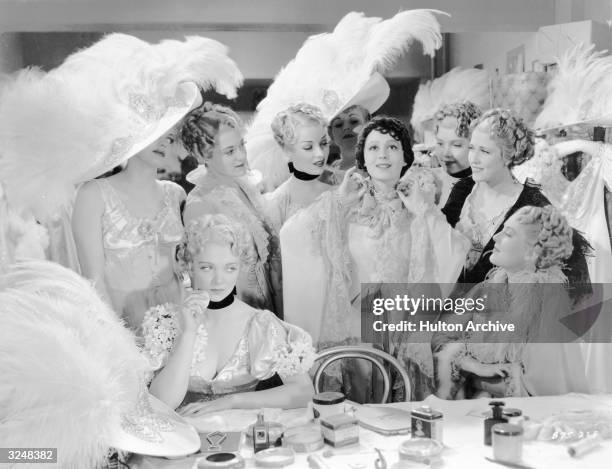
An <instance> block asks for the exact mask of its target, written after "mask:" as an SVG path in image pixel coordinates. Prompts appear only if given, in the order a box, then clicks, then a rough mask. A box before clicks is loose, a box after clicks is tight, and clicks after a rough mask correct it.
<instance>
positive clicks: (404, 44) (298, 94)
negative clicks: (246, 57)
mask: <svg viewBox="0 0 612 469" xmlns="http://www.w3.org/2000/svg"><path fill="white" fill-rule="evenodd" d="M436 14H445V13H442V12H439V11H437V10H410V11H404V12H401V13H398V14H397V15H395V16H394V17H393V18H390V19H388V20H382V19H381V18H376V17H367V16H365V15H364V14H363V13H356V12H351V13H348V14H347V15H346V16H344V17H343V18H342V19H341V20H340V22H339V23H338V24H337V25H336V27H335V28H334V31H333V32H331V33H323V34H317V35H314V36H311V37H309V38H308V39H307V40H306V41H305V42H304V44H303V45H302V47H301V48H300V50H299V51H298V52H297V54H296V56H295V58H294V59H293V60H291V61H290V62H289V63H288V64H287V65H286V66H285V67H284V68H283V69H282V70H281V71H280V72H279V73H278V75H277V76H276V78H275V79H274V82H273V83H272V85H270V87H269V88H268V92H267V96H266V98H265V99H263V100H262V101H261V103H259V105H258V106H257V113H256V115H255V117H254V119H253V122H252V123H251V125H250V126H249V129H248V131H247V135H246V146H247V155H248V159H249V163H250V166H251V168H253V169H257V170H259V171H261V173H262V175H263V178H264V186H265V187H266V188H267V189H268V190H270V189H271V188H272V189H273V188H275V187H277V186H278V185H280V184H281V183H282V182H283V181H284V180H285V179H286V178H287V176H288V175H289V172H288V170H287V169H286V164H287V162H286V159H285V158H284V157H283V152H282V151H281V150H280V148H277V143H276V142H275V141H274V138H273V136H272V131H271V129H270V123H271V122H272V120H273V119H274V116H276V114H278V113H279V112H280V111H282V110H284V109H287V108H288V107H289V106H291V105H294V104H298V103H300V102H306V103H309V104H312V105H315V106H318V107H319V108H321V110H322V111H323V113H324V114H325V115H326V116H327V117H328V118H332V117H333V116H334V115H335V114H336V113H337V112H338V111H340V110H341V109H339V107H340V106H341V105H342V104H343V103H345V102H347V100H348V99H349V98H351V97H352V96H353V95H355V93H357V92H358V91H359V90H360V89H361V88H362V87H363V85H364V84H365V83H366V82H367V80H368V79H369V78H370V77H371V76H372V74H373V73H374V72H379V73H381V74H384V73H386V72H389V71H390V70H391V69H392V68H393V67H394V66H395V65H396V63H397V61H398V60H399V59H400V58H401V56H402V55H403V54H404V53H405V52H406V51H407V50H408V49H409V47H410V46H411V45H412V44H414V42H420V43H421V44H422V45H423V50H424V52H425V53H427V54H433V52H434V50H435V49H436V48H438V47H440V45H441V44H442V36H441V33H440V25H439V23H438V21H437V20H436V17H435V15H436Z"/></svg>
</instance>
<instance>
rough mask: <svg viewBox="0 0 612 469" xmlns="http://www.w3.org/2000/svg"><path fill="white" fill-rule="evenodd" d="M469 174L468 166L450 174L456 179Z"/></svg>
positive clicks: (470, 170)
mask: <svg viewBox="0 0 612 469" xmlns="http://www.w3.org/2000/svg"><path fill="white" fill-rule="evenodd" d="M471 175H472V168H470V167H469V166H468V167H467V168H465V169H462V170H461V171H458V172H456V173H454V174H450V176H452V177H454V178H457V179H463V178H466V177H468V176H471Z"/></svg>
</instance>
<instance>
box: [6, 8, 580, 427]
mask: <svg viewBox="0 0 612 469" xmlns="http://www.w3.org/2000/svg"><path fill="white" fill-rule="evenodd" d="M428 14H429V15H431V14H430V13H428ZM436 24H437V23H436ZM438 34H439V33H438ZM120 36H121V35H120ZM213 42H214V41H211V42H210V43H207V42H201V43H199V44H198V47H199V48H200V50H201V49H202V48H204V49H206V48H207V47H208V48H209V50H210V52H211V54H210V56H208V57H206V59H207V60H209V62H206V60H204V59H201V60H202V63H200V64H195V65H194V70H196V71H200V70H201V69H200V68H198V67H201V66H203V63H204V64H206V65H209V66H210V65H211V63H210V60H211V57H214V60H217V61H218V62H219V63H218V64H217V65H216V68H215V67H213V70H214V72H215V73H216V75H215V74H214V73H213V72H212V71H211V72H209V75H208V76H207V77H205V78H204V79H201V80H199V79H197V73H192V72H190V73H186V74H185V75H184V76H182V77H181V78H180V80H177V81H176V82H168V81H166V82H164V79H165V77H167V75H165V74H164V73H165V72H167V73H168V74H169V73H170V70H169V69H170V68H171V67H170V66H169V67H167V68H165V69H164V70H163V71H164V73H161V72H160V70H159V69H155V67H148V66H147V67H143V68H142V69H141V70H140V72H141V73H140V76H145V80H144V82H143V83H142V84H141V85H142V86H141V88H138V89H136V88H134V87H133V86H132V88H129V89H128V91H126V92H125V96H124V98H125V99H124V100H123V101H122V102H121V103H117V104H116V106H118V107H121V106H123V107H122V109H123V110H126V111H128V110H129V112H131V113H133V114H135V115H137V116H138V118H139V119H141V120H142V121H143V122H144V126H143V127H142V128H141V129H140V130H139V131H133V132H132V133H131V134H130V135H129V136H128V137H129V138H126V137H125V135H124V134H117V135H114V136H113V137H116V138H113V139H112V140H111V143H112V145H111V146H112V150H111V152H110V159H109V157H108V155H107V156H105V157H104V158H102V160H103V162H104V165H100V164H99V163H98V160H96V161H95V163H96V164H98V166H97V170H98V171H97V172H96V169H93V170H92V169H91V168H89V169H88V171H87V172H81V173H80V174H79V175H78V177H75V178H73V180H71V181H69V182H70V183H75V182H84V179H85V178H84V174H88V175H93V176H98V175H99V174H101V171H100V169H101V168H102V167H104V168H105V169H107V167H108V163H109V161H111V162H112V163H115V164H122V166H123V167H122V169H121V171H119V172H117V173H116V174H114V175H110V176H101V177H97V178H95V179H91V180H89V181H86V182H84V184H82V185H81V186H80V188H79V190H78V193H77V195H76V199H75V202H74V210H73V213H72V222H71V223H72V233H73V236H74V241H75V242H76V248H77V252H78V259H79V268H80V272H81V273H82V275H83V276H84V277H86V278H89V279H91V280H92V281H93V282H94V284H95V286H96V289H97V291H98V293H99V294H100V295H101V297H102V298H103V299H104V300H106V301H107V302H108V303H109V304H110V305H112V307H113V309H114V310H115V312H116V313H117V314H118V315H120V316H121V317H122V318H123V319H124V320H125V323H126V326H127V327H129V328H130V329H131V330H133V331H134V334H135V338H136V340H137V341H138V343H139V345H140V346H141V347H142V350H143V353H144V354H145V356H146V357H147V358H148V359H149V360H150V363H151V366H152V367H153V368H154V373H153V374H152V375H151V376H149V381H148V384H149V386H150V388H149V389H150V392H151V393H152V394H153V395H155V396H157V397H158V398H159V399H161V400H162V401H164V402H166V403H167V404H169V405H170V406H172V407H173V408H177V407H181V408H182V409H183V410H182V411H183V412H184V413H185V414H190V415H197V414H200V413H204V412H211V411H215V410H223V409H228V408H255V407H276V406H280V407H298V406H304V405H306V403H307V402H308V401H309V400H310V398H311V395H312V392H313V390H312V385H311V381H310V377H309V375H308V372H309V370H310V368H311V366H312V364H313V360H314V357H315V351H316V350H317V349H318V350H320V349H323V348H325V347H329V346H333V345H338V344H357V343H362V342H363V339H362V332H363V331H362V330H361V322H362V315H361V301H362V285H364V284H375V285H383V286H384V285H385V284H392V283H404V284H408V285H409V288H410V291H411V292H412V293H416V294H421V293H426V292H427V291H428V290H427V289H426V288H427V287H425V286H423V287H421V286H419V285H432V284H433V285H438V286H439V291H440V292H441V293H440V294H442V295H444V296H447V295H451V296H453V295H454V296H455V297H457V296H461V295H465V296H472V297H475V296H478V295H484V294H486V293H487V292H490V293H491V295H490V296H491V297H492V298H493V299H492V300H491V302H490V303H489V304H487V310H485V311H482V312H478V313H474V314H473V315H469V319H470V320H472V321H474V322H479V321H481V322H484V321H488V320H489V319H491V318H496V319H501V320H508V321H509V320H512V321H513V322H515V323H516V324H517V325H518V326H517V332H516V333H515V337H514V338H513V340H512V341H508V340H504V337H503V335H497V336H496V335H495V334H493V335H488V336H485V337H483V336H480V337H477V336H476V335H473V334H455V335H452V334H435V335H432V334H429V335H425V336H423V335H422V334H409V333H405V334H398V335H394V336H392V337H391V338H390V339H391V340H390V342H389V346H388V347H389V349H388V351H389V352H390V353H393V354H394V355H396V356H397V357H398V358H400V360H401V361H402V362H403V363H404V365H405V367H406V369H407V370H408V372H409V375H410V377H411V384H410V386H411V389H409V390H404V392H406V393H409V394H410V396H411V398H412V399H415V400H419V399H423V398H425V397H426V396H427V395H429V394H431V393H437V394H438V395H440V396H443V397H446V398H457V397H472V396H480V395H492V396H510V395H537V394H555V393H564V392H569V391H585V390H587V386H586V380H585V376H584V367H583V364H582V361H581V358H580V354H579V351H578V355H576V353H575V352H576V350H575V349H573V348H572V346H573V345H575V344H574V343H573V341H574V340H575V339H577V336H576V334H573V333H572V331H571V330H570V329H569V328H567V327H565V326H564V325H563V324H564V323H563V320H564V319H565V318H567V317H568V316H569V315H570V313H571V307H572V302H577V301H580V299H581V295H582V294H583V293H584V292H585V290H588V284H589V274H588V269H587V264H586V260H585V256H586V255H587V254H588V243H587V242H586V241H585V240H584V239H583V238H582V237H581V235H580V234H579V233H577V232H576V231H574V230H573V229H572V228H571V227H570V226H569V224H568V221H567V220H566V219H565V218H564V216H563V215H562V214H561V213H560V212H559V211H558V210H557V209H555V207H553V206H552V205H551V204H550V203H549V201H548V199H547V198H546V197H545V196H544V195H543V194H542V193H541V192H540V190H539V189H538V188H537V187H535V186H533V185H531V184H529V183H525V184H521V183H519V182H518V181H517V180H516V179H515V177H514V176H513V173H512V169H513V167H514V166H517V165H520V164H521V163H523V162H525V161H527V160H528V159H530V158H531V157H532V156H533V153H534V136H533V132H532V130H530V129H529V128H528V127H527V126H526V125H525V124H524V123H523V122H522V120H521V119H520V118H518V117H517V116H516V115H515V114H514V113H513V112H511V111H509V110H503V109H492V110H489V111H487V112H484V113H483V112H481V110H480V109H478V106H476V105H474V104H472V103H469V102H454V103H448V104H447V105H445V106H444V107H442V108H441V109H439V110H437V112H436V113H435V126H434V130H435V132H434V133H435V136H436V149H434V153H436V155H437V157H438V159H439V160H441V161H442V162H443V163H444V166H445V170H446V171H447V172H448V173H449V174H450V175H451V176H453V177H454V178H455V179H456V180H457V182H456V184H455V185H454V187H453V188H452V190H451V191H450V194H449V195H448V200H438V199H439V197H440V193H439V192H440V187H439V182H438V181H437V178H436V176H435V174H434V173H433V172H432V171H431V170H429V169H426V168H421V167H417V166H416V165H414V154H413V150H412V147H413V141H412V139H411V136H410V134H411V133H410V131H409V129H408V128H407V126H406V125H405V124H404V123H403V122H402V121H401V120H399V119H396V118H394V117H389V116H383V115H379V116H376V117H374V118H371V114H372V113H373V112H375V111H376V110H377V109H378V107H379V106H380V105H381V104H382V102H384V98H386V94H385V93H388V87H387V89H386V90H385V88H384V86H385V85H384V84H383V85H381V86H382V87H380V86H379V87H378V88H376V89H375V90H374V91H371V89H370V88H368V86H370V85H371V84H372V78H374V81H376V80H378V81H377V83H379V84H380V83H381V82H380V79H379V78H378V77H377V76H376V72H375V71H374V70H370V73H369V74H368V75H367V76H366V78H365V80H364V86H363V88H362V89H361V90H357V92H356V93H353V95H352V97H351V99H348V100H345V101H341V100H340V99H335V100H334V99H332V98H331V97H330V96H333V94H331V93H330V92H329V90H319V91H321V93H319V94H317V93H314V92H313V93H310V94H309V96H323V97H324V98H323V99H322V101H321V100H319V101H317V99H315V98H312V101H307V100H303V101H298V102H293V103H291V104H288V105H286V106H281V107H280V108H279V109H277V112H275V113H273V114H271V115H269V116H268V126H267V128H265V129H264V132H268V134H269V136H270V137H271V138H272V139H273V143H274V145H275V151H276V152H277V153H279V154H281V155H282V157H283V158H284V159H283V160H282V161H281V163H280V164H281V165H284V164H285V162H287V163H288V167H289V170H288V171H287V172H286V173H283V171H282V170H280V169H279V170H278V171H275V173H274V175H275V178H276V179H275V181H274V182H270V180H267V181H265V184H261V185H259V186H258V185H257V184H255V183H254V182H253V177H252V176H253V172H252V170H251V168H250V162H252V161H254V160H256V159H257V157H258V156H259V155H257V154H247V148H249V151H250V147H249V146H248V145H245V144H248V138H249V135H250V132H247V128H246V127H245V125H244V124H243V122H242V121H241V119H240V118H239V117H238V115H237V114H236V113H235V112H234V111H232V110H231V109H230V108H228V107H225V106H221V105H217V104H211V103H209V102H205V103H197V97H194V96H193V89H188V90H187V91H186V90H185V86H186V83H187V84H189V83H191V82H196V83H199V84H200V85H202V84H211V83H212V84H213V85H214V86H215V87H216V88H217V89H220V90H222V91H225V92H226V94H228V95H231V89H232V88H235V86H236V85H237V84H238V82H239V72H238V71H237V69H236V68H235V64H233V62H231V61H229V59H228V58H227V57H225V56H224V55H223V54H224V50H223V49H222V48H219V45H218V43H214V44H212V43H213ZM128 43H130V40H128V39H126V38H125V37H120V38H119V39H118V38H117V36H110V37H109V38H106V39H103V40H102V41H101V42H100V43H98V44H96V45H94V46H92V47H91V48H90V49H88V50H85V51H81V52H79V53H77V54H75V56H76V57H72V58H69V59H68V61H67V62H66V63H67V65H66V68H67V71H68V72H70V73H72V74H76V75H78V74H79V73H81V72H80V70H83V69H87V67H94V66H93V65H92V63H97V64H99V63H100V62H102V63H103V60H102V57H103V56H105V53H106V54H107V55H106V57H107V58H108V57H111V56H112V55H113V53H114V52H116V50H117V46H118V45H122V46H123V49H122V54H119V57H113V58H112V60H111V59H109V61H110V62H112V64H113V65H115V66H114V67H112V69H113V70H118V69H121V67H116V65H117V64H118V63H123V64H127V63H128V62H133V61H134V57H135V56H134V55H132V56H130V55H129V54H128V53H127V51H126V49H129V48H126V45H127V44H128ZM134 44H135V45H134V46H133V47H132V51H133V52H137V53H138V54H140V55H139V56H142V55H143V54H144V55H146V54H145V52H146V48H147V47H151V48H155V47H158V49H157V50H156V51H155V54H151V57H155V58H156V60H159V58H160V57H162V58H163V57H166V58H168V60H169V57H170V56H172V57H173V58H174V60H177V59H176V57H177V56H180V55H181V54H178V53H177V52H178V51H179V50H180V47H179V44H178V41H174V42H173V41H170V43H165V44H164V43H162V44H160V45H159V46H150V45H146V46H144V45H142V44H139V43H138V44H136V43H134ZM191 52H193V50H192V51H191ZM79 54H81V55H82V56H81V57H79ZM88 54H89V56H88ZM165 54H166V55H165ZM215 54H216V55H215ZM91 58H94V59H96V60H95V61H93V62H92V61H91V60H86V59H91ZM298 58H299V54H298ZM121 60H125V62H120V61H121ZM151 60H153V59H151ZM296 60H297V59H296ZM194 61H196V62H197V59H194ZM169 63H170V62H169ZM170 65H172V66H175V67H176V65H175V64H173V63H170ZM98 66H101V65H95V67H98ZM126 66H127V65H126ZM79 67H81V68H79ZM95 67H94V69H91V70H89V75H88V76H91V72H92V70H94V71H95ZM186 68H187V67H184V68H180V67H176V68H175V69H173V70H174V71H173V73H175V72H176V70H184V69H186ZM105 72H106V73H111V72H110V71H109V70H105ZM113 73H118V72H113ZM148 73H150V76H148V75H147V74H148ZM83 76H85V74H84V75H83ZM103 78H109V76H107V75H102V76H101V77H100V78H99V84H100V86H101V87H103V86H104V85H103V84H102V82H103ZM44 79H45V80H48V79H49V78H48V77H47V78H44ZM121 79H122V80H123V79H125V77H123V76H122V78H121ZM112 80H114V78H112ZM156 80H157V82H156ZM383 82H384V80H383ZM152 83H153V84H152ZM96 84H98V81H96ZM116 84H117V82H116V81H115V82H112V83H111V85H109V86H112V87H114V88H113V89H114V90H115V91H116V90H117V88H118V87H117V86H115V85H116ZM155 84H156V85H158V86H157V88H156V85H155ZM366 85H367V86H366ZM58 86H59V85H58ZM366 88H367V89H368V91H367V92H363V93H360V92H361V91H363V90H366ZM122 89H123V88H122ZM152 89H154V90H153V91H155V92H153V91H152ZM160 90H161V91H160ZM168 90H170V95H168ZM273 90H274V88H271V92H272V91H273ZM310 91H312V90H310ZM164 93H165V94H164ZM304 95H308V93H304ZM381 96H383V98H382V99H381ZM88 98H89V97H88ZM336 98H338V96H336ZM177 103H179V104H177ZM322 103H323V104H322ZM330 103H331V104H330ZM85 104H86V102H85ZM325 106H327V107H325ZM262 109H265V106H264V107H263V108H261V109H259V112H260V113H261V112H263V111H262ZM330 109H331V110H330ZM111 110H112V108H111ZM171 110H173V112H174V114H173V116H172V117H171V118H168V114H169V113H170V112H171ZM89 122H96V121H95V120H91V119H90V120H89ZM128 122H130V125H131V123H132V122H133V119H131V120H129V121H128ZM142 129H145V130H142ZM97 131H98V132H100V133H102V132H104V134H107V133H108V129H106V128H102V129H101V130H97ZM105 138H108V137H106V135H105ZM245 138H246V139H247V142H245ZM253 141H255V138H254V139H253ZM107 142H108V140H107ZM135 142H136V143H135ZM138 142H139V143H138ZM332 143H333V144H335V145H336V146H337V147H338V149H339V150H338V156H339V157H338V158H337V160H336V161H334V162H332V161H330V158H329V154H330V145H331V144H332ZM122 145H123V146H122ZM126 145H127V147H126ZM177 145H180V146H182V147H183V148H184V150H185V151H186V152H187V153H189V154H190V155H191V156H193V157H195V158H197V159H198V161H199V163H200V167H199V168H198V169H196V170H195V171H193V172H192V173H191V174H190V175H189V176H188V179H189V180H190V182H192V183H193V184H194V185H195V187H194V189H193V190H192V191H191V192H190V193H189V194H185V191H184V190H183V189H182V188H181V187H180V186H178V185H176V184H174V183H171V182H167V181H160V180H158V179H157V177H156V175H157V169H158V168H160V167H162V166H164V164H165V161H166V160H167V159H169V158H171V157H172V153H173V152H175V151H176V148H177ZM118 147H119V150H118V149H117V148H118ZM92 148H98V147H96V146H92ZM126 148H128V150H126ZM117 155H120V156H117ZM276 169H278V168H276ZM279 174H285V175H284V176H283V177H280V179H281V180H279V179H278V175H279ZM263 177H264V180H265V179H266V174H263ZM262 186H263V187H264V188H265V189H266V190H265V191H264V193H262V191H261V190H260V188H261V187H262ZM9 195H10V192H9ZM9 203H10V199H9ZM439 207H442V209H440V208H439ZM465 284H477V285H476V287H474V288H473V289H470V288H469V287H471V285H470V286H468V287H466V286H465ZM550 285H552V286H553V287H552V288H548V287H549V286H550ZM568 286H569V288H567V287H568ZM568 291H569V292H571V297H570V294H569V293H568ZM494 292H496V294H493V293H494ZM374 294H384V287H383V288H379V290H377V291H376V292H374ZM467 318H468V316H463V317H459V316H457V315H452V314H451V315H450V316H449V317H442V320H448V321H458V320H460V321H463V320H467ZM551 331H554V332H551ZM546 334H548V335H547V340H545V339H544V338H543V336H545V335H546ZM509 342H511V343H509ZM539 342H549V343H539ZM576 357H578V359H576ZM551 361H554V362H555V363H557V364H559V366H558V367H554V366H552V365H551ZM353 371H354V373H352V374H350V375H348V374H346V373H344V374H340V375H338V376H339V377H340V380H341V381H344V382H342V383H341V386H342V387H343V389H344V390H345V391H347V392H349V391H351V390H352V395H353V397H355V398H356V399H359V400H367V398H368V395H367V394H368V392H367V391H366V388H367V385H366V382H365V380H364V378H369V373H370V370H368V369H366V368H364V367H363V366H361V365H358V366H356V367H355V370H353Z"/></svg>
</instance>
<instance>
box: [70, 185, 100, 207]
mask: <svg viewBox="0 0 612 469" xmlns="http://www.w3.org/2000/svg"><path fill="white" fill-rule="evenodd" d="M75 204H76V205H86V206H88V207H90V208H95V207H102V205H103V199H102V192H101V189H100V182H99V181H97V180H95V179H94V180H92V181H87V182H86V183H84V184H82V185H81V187H79V190H78V191H77V195H76V201H75Z"/></svg>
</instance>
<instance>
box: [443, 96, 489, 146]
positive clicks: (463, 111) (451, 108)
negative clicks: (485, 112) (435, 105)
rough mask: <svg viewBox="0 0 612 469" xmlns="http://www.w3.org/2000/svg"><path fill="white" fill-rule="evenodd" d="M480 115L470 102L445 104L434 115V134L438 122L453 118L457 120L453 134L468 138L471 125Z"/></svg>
mask: <svg viewBox="0 0 612 469" xmlns="http://www.w3.org/2000/svg"><path fill="white" fill-rule="evenodd" d="M481 115H482V111H481V110H480V108H479V107H478V106H476V105H475V104H474V103H472V102H471V101H462V102H458V103H452V104H445V105H444V106H442V107H441V108H440V109H438V110H437V111H436V113H435V114H434V121H435V123H436V127H435V129H436V133H437V132H438V127H439V126H440V122H442V121H443V120H444V119H446V118H447V117H454V118H455V119H456V120H457V128H456V129H455V133H456V134H457V135H458V136H459V137H463V138H470V134H471V125H472V122H474V121H475V120H476V119H478V118H479V117H480V116H481Z"/></svg>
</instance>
